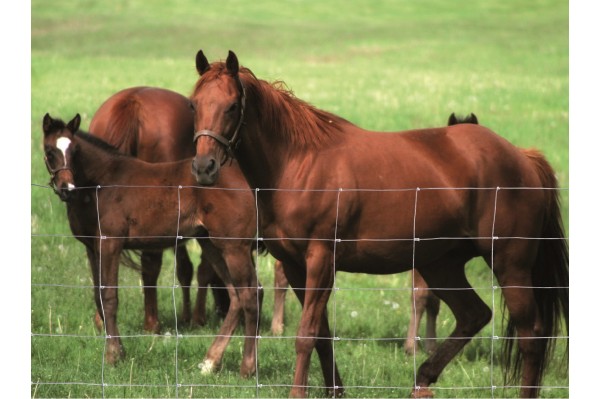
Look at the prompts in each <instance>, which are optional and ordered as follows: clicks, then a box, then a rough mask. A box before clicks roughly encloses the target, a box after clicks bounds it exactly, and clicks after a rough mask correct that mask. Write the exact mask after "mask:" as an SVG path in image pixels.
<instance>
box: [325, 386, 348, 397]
mask: <svg viewBox="0 0 600 399" xmlns="http://www.w3.org/2000/svg"><path fill="white" fill-rule="evenodd" d="M327 397H328V398H343V397H344V388H342V387H335V388H327Z"/></svg>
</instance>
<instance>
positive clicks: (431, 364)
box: [412, 259, 492, 398]
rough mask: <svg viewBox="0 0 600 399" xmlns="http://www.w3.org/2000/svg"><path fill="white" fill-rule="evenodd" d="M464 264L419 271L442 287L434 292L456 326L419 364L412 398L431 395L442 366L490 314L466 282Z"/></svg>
mask: <svg viewBox="0 0 600 399" xmlns="http://www.w3.org/2000/svg"><path fill="white" fill-rule="evenodd" d="M464 264H465V262H464V259H455V260H453V261H450V262H445V263H441V264H437V265H431V266H428V267H427V268H425V269H420V270H419V272H420V273H421V275H422V276H423V278H424V279H425V281H426V283H427V284H428V286H429V287H435V288H442V289H441V290H439V291H436V292H437V295H438V296H439V297H440V299H441V300H443V301H444V302H445V303H446V304H447V305H448V307H449V308H450V310H451V311H452V313H453V314H454V317H455V319H456V327H455V328H454V331H452V334H450V336H449V337H448V339H446V340H445V341H444V342H443V343H442V344H440V345H439V346H438V347H437V349H436V350H435V352H434V353H433V354H431V355H430V356H429V357H428V358H427V360H425V362H424V363H423V364H421V366H420V367H419V370H418V371H417V377H416V380H415V388H414V390H413V392H412V396H413V397H415V398H423V397H433V392H432V391H431V390H430V389H429V386H430V385H431V384H433V383H435V382H436V381H437V379H438V377H439V375H440V374H441V373H442V371H443V370H444V368H445V367H446V365H447V364H448V363H449V362H450V361H451V360H452V359H453V358H454V357H455V356H456V355H457V354H458V352H460V350H462V348H464V346H465V345H466V344H467V343H468V342H469V341H470V340H471V338H472V337H473V336H474V335H475V334H477V333H478V332H479V331H480V330H481V329H482V328H483V327H484V326H485V325H486V324H487V323H488V322H489V321H490V319H491V317H492V312H491V310H490V308H489V307H488V306H487V305H486V304H485V303H484V302H483V301H482V300H481V298H480V297H479V296H478V295H477V294H476V293H475V291H474V290H473V288H472V287H471V285H470V284H469V282H468V281H467V278H466V276H465V267H464ZM443 288H452V289H443Z"/></svg>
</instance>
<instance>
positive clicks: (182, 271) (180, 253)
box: [175, 244, 194, 324]
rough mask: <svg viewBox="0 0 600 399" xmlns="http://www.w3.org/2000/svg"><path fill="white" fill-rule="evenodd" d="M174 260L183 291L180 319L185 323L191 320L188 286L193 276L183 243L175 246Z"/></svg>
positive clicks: (190, 262) (191, 265) (191, 266)
mask: <svg viewBox="0 0 600 399" xmlns="http://www.w3.org/2000/svg"><path fill="white" fill-rule="evenodd" d="M175 261H176V262H177V280H179V285H180V286H181V291H182V293H183V315H182V317H181V319H182V320H183V322H184V323H185V324H187V323H189V322H190V320H191V315H192V310H191V300H190V286H191V285H192V277H193V276H194V265H193V264H192V261H191V260H190V256H189V255H188V252H187V248H186V246H185V244H183V245H179V246H177V247H176V248H175Z"/></svg>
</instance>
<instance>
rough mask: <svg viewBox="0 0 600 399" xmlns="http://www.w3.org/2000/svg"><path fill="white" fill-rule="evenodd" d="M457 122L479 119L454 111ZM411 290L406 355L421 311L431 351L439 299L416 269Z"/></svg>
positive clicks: (452, 121) (412, 351)
mask: <svg viewBox="0 0 600 399" xmlns="http://www.w3.org/2000/svg"><path fill="white" fill-rule="evenodd" d="M459 123H473V124H476V125H477V124H478V123H479V121H478V120H477V117H476V116H475V114H473V113H471V114H469V115H468V116H466V117H457V116H456V115H455V114H454V113H452V114H451V115H450V117H449V118H448V126H452V125H458V124H459ZM412 279H413V290H412V293H411V306H412V313H411V315H410V324H409V325H408V335H407V337H406V341H404V352H405V353H406V354H407V355H414V354H415V353H416V350H417V346H416V337H417V331H418V330H419V324H420V323H421V318H422V317H423V313H427V323H426V329H425V340H424V346H425V350H426V351H427V352H428V353H433V351H434V350H435V347H436V343H435V339H436V332H435V330H436V322H437V316H438V313H439V312H440V299H439V298H438V297H437V296H436V295H435V294H434V293H433V291H432V290H430V289H429V287H428V286H427V283H426V282H425V280H424V279H423V277H422V276H421V275H420V274H419V272H418V271H417V270H413V271H412Z"/></svg>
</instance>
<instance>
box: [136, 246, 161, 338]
mask: <svg viewBox="0 0 600 399" xmlns="http://www.w3.org/2000/svg"><path fill="white" fill-rule="evenodd" d="M141 260H142V281H143V282H144V330H146V331H149V332H152V333H155V334H159V333H160V323H159V321H158V301H157V299H156V283H157V281H158V275H159V274H160V269H161V266H162V252H153V251H143V252H142V258H141Z"/></svg>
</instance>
